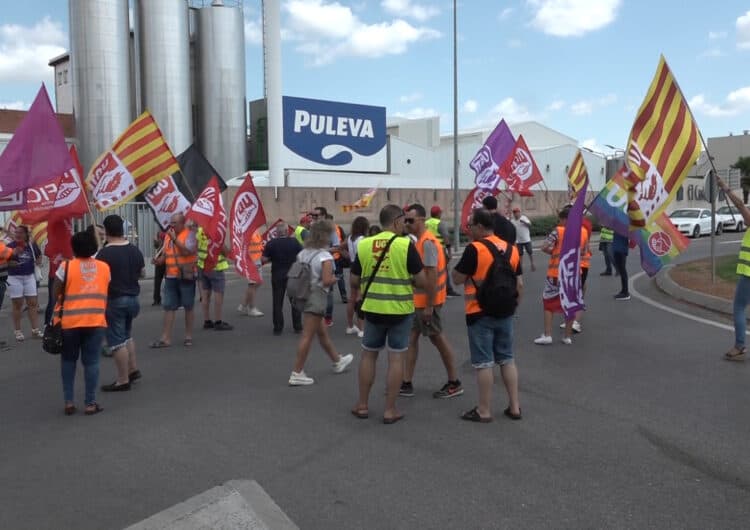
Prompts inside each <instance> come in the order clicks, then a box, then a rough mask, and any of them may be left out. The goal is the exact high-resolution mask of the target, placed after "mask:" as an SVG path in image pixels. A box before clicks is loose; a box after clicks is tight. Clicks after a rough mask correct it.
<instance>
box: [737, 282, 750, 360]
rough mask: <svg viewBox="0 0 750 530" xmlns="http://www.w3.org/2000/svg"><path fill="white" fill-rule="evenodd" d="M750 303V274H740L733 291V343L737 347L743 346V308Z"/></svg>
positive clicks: (745, 324)
mask: <svg viewBox="0 0 750 530" xmlns="http://www.w3.org/2000/svg"><path fill="white" fill-rule="evenodd" d="M748 304H750V276H743V275H740V278H739V280H737V288H736V289H735V291H734V345H735V346H736V347H737V348H738V349H742V348H744V347H745V330H746V328H747V320H746V317H745V308H747V306H748Z"/></svg>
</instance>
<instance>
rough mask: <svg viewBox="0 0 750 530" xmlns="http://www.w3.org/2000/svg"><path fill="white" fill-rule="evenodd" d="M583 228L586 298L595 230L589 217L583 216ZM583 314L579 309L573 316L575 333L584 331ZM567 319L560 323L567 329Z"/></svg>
mask: <svg viewBox="0 0 750 530" xmlns="http://www.w3.org/2000/svg"><path fill="white" fill-rule="evenodd" d="M581 228H583V230H584V231H583V232H581V291H582V293H583V296H584V298H585V297H586V280H587V279H588V277H589V268H590V267H591V257H592V256H593V254H592V252H591V245H590V241H591V231H592V230H593V225H592V223H591V219H589V218H588V217H585V216H584V218H583V220H582V222H581ZM583 315H584V311H578V312H577V313H576V314H575V317H574V318H573V323H572V324H571V329H572V330H573V332H574V333H581V332H582V331H583ZM567 325H568V323H567V321H564V322H562V323H561V324H560V329H565V326H567Z"/></svg>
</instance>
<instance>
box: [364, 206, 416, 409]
mask: <svg viewBox="0 0 750 530" xmlns="http://www.w3.org/2000/svg"><path fill="white" fill-rule="evenodd" d="M380 224H381V225H382V226H383V232H380V233H379V234H377V235H374V236H371V237H367V238H365V239H363V240H362V241H360V242H359V244H358V245H357V258H356V260H355V261H354V262H353V263H352V268H351V271H350V283H351V287H352V290H354V289H361V290H362V297H363V303H362V311H363V312H364V316H365V329H364V336H363V338H362V359H361V361H360V364H359V398H358V400H357V403H356V405H355V406H354V408H353V409H352V411H351V412H352V414H354V415H355V416H356V417H358V418H362V419H364V418H367V417H368V416H369V400H370V390H371V389H372V384H373V382H374V381H375V364H376V361H377V358H378V353H379V352H380V350H382V349H383V348H385V347H386V346H387V347H388V375H387V390H386V398H385V410H384V411H383V423H385V424H392V423H395V422H397V421H399V420H401V419H402V418H403V417H404V415H403V414H402V413H401V412H399V411H398V409H396V399H397V397H398V392H399V389H400V387H401V383H402V381H403V372H404V366H403V353H404V352H406V351H407V350H408V349H409V334H410V332H411V326H412V319H413V318H414V291H413V288H412V285H414V286H415V287H417V288H419V289H424V288H425V284H426V280H425V274H424V271H423V270H422V260H421V259H420V257H419V253H418V252H417V249H416V248H415V246H414V244H413V243H412V242H411V240H410V239H409V238H406V237H400V236H399V234H401V233H403V231H404V224H405V223H404V212H403V210H402V209H401V208H399V207H398V206H396V205H395V204H388V205H386V206H384V207H383V208H382V209H381V210H380ZM378 262H380V263H381V265H382V266H380V267H379V266H378ZM376 268H377V270H376ZM368 284H369V288H368Z"/></svg>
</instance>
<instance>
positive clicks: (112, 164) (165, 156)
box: [86, 111, 180, 211]
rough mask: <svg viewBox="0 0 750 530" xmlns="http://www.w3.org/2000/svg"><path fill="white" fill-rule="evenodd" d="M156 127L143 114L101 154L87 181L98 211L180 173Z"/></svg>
mask: <svg viewBox="0 0 750 530" xmlns="http://www.w3.org/2000/svg"><path fill="white" fill-rule="evenodd" d="M179 167H180V166H179V165H178V163H177V160H176V159H175V157H174V155H173V154H172V151H170V149H169V146H168V145H167V142H166V141H165V140H164V136H163V135H162V133H161V130H160V129H159V126H158V125H157V123H156V120H154V117H153V116H151V113H150V112H148V111H146V112H144V113H143V114H141V115H140V116H138V118H136V120H135V121H134V122H133V123H131V124H130V125H129V126H128V128H127V129H125V131H123V133H122V134H121V135H120V137H119V138H117V140H115V143H114V144H112V147H111V148H110V149H109V150H108V151H106V152H105V153H104V154H102V155H101V156H100V157H99V158H98V159H97V160H96V162H94V166H93V167H92V168H91V170H90V171H89V174H88V176H87V177H86V184H87V185H88V187H89V189H90V190H91V194H92V196H93V197H94V204H95V205H96V208H97V209H98V210H100V211H101V210H107V209H109V208H112V207H114V206H117V205H118V204H120V203H122V202H125V201H127V200H129V199H131V198H133V197H135V196H136V195H138V194H139V193H141V192H142V191H144V190H146V189H147V188H149V187H150V186H151V185H152V184H154V183H156V182H158V181H159V180H161V179H162V178H164V177H166V176H169V175H171V174H172V173H174V172H175V171H177V170H178V169H179Z"/></svg>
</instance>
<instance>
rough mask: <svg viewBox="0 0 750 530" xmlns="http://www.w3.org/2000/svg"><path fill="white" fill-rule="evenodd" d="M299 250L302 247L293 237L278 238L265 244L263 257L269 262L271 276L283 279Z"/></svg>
mask: <svg viewBox="0 0 750 530" xmlns="http://www.w3.org/2000/svg"><path fill="white" fill-rule="evenodd" d="M301 250H302V245H300V244H299V241H297V239H296V238H294V237H279V238H276V239H272V240H270V241H269V242H268V243H266V248H264V249H263V256H264V257H265V258H266V259H267V260H269V261H270V262H271V276H272V277H273V278H277V279H278V278H284V277H285V276H286V274H287V273H288V272H289V269H290V268H291V267H292V265H293V264H294V262H295V261H296V260H297V254H299V253H300V251H301Z"/></svg>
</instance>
